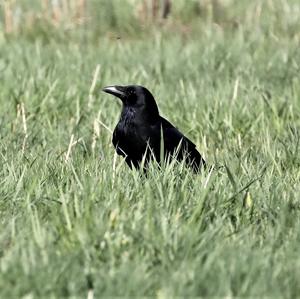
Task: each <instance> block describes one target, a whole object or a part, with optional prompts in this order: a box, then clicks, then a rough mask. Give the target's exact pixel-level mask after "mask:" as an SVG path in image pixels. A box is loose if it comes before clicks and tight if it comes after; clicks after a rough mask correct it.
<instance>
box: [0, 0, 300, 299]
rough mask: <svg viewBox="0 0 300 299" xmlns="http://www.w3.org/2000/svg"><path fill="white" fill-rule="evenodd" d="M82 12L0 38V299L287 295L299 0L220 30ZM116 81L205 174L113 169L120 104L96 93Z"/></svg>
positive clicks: (215, 24)
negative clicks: (172, 133) (172, 132)
mask: <svg viewBox="0 0 300 299" xmlns="http://www.w3.org/2000/svg"><path fill="white" fill-rule="evenodd" d="M31 3H32V4H33V3H34V1H32V2H31V1H27V2H26V1H23V2H18V5H24V8H23V6H22V9H23V10H24V11H26V9H27V10H29V8H30V9H31V8H32V7H31V6H29V4H31ZM36 3H38V2H36ZM88 3H89V5H91V7H92V8H90V9H91V12H92V13H93V14H95V17H91V18H90V19H89V21H87V22H84V23H82V24H79V25H78V26H77V25H76V26H75V27H74V28H71V29H66V28H64V27H63V24H62V25H60V26H54V25H53V24H52V23H51V22H48V21H47V22H44V20H39V21H38V22H37V23H34V24H35V25H34V26H32V27H26V26H24V27H23V28H20V29H18V30H17V31H15V32H12V33H9V34H8V33H2V36H1V39H0V44H1V47H0V79H1V88H0V105H1V106H0V107H1V112H0V163H1V168H0V185H1V188H0V215H1V222H0V296H1V297H3V298H9V297H18V298H19V297H26V298H35V297H37V298H41V297H53V298H61V297H67V296H68V297H69V296H73V297H74V296H77V297H84V296H88V292H90V293H89V295H90V296H92V294H94V296H95V297H100V296H156V297H159V298H170V297H175V296H210V297H211V296H214V297H216V296H217V297H219V296H220V297H225V296H228V297H233V296H247V297H250V296H251V297H262V296H268V297H284V298H294V297H296V296H297V295H298V294H299V284H298V281H297V277H298V276H299V274H300V273H299V269H300V267H299V266H300V265H299V258H298V248H299V244H300V242H299V241H300V234H299V207H300V206H299V193H300V184H299V178H300V171H299V166H300V160H299V126H300V121H299V113H300V111H299V95H300V84H299V83H300V82H299V64H300V57H299V55H300V54H299V50H298V49H299V30H298V29H299V28H298V26H299V22H298V19H299V16H300V5H299V4H298V2H297V1H253V2H244V1H239V2H237V1H232V2H229V3H228V4H227V5H225V4H223V6H220V8H219V9H220V11H221V12H219V13H220V15H219V16H217V14H216V13H213V14H211V11H210V13H209V8H208V6H202V10H201V6H200V7H199V6H198V2H197V1H190V2H186V1H174V6H173V8H172V9H173V10H172V13H171V15H170V16H169V18H168V19H167V20H165V21H163V22H154V21H153V22H150V23H148V21H147V23H143V22H142V21H141V20H139V19H138V17H135V15H134V13H133V12H134V11H133V10H132V9H131V7H132V6H130V5H132V4H130V2H128V4H126V5H125V4H124V7H123V6H121V5H120V4H119V3H118V1H111V2H108V1H101V3H100V4H101V5H100V4H99V2H98V1H94V2H93V1H91V2H88ZM97 3H98V4H97ZM122 3H124V2H122ZM203 3H204V2H202V4H203ZM26 4H27V5H28V6H27V8H26V6H25V5H26ZM185 4H186V5H185ZM203 5H204V4H203ZM195 7H197V9H195ZM203 7H204V8H203ZM39 9H40V8H39V6H36V10H37V11H38V10H39ZM205 9H206V10H205ZM96 16H97V17H96ZM112 16H114V17H112ZM121 20H122V21H121ZM97 66H99V75H98V76H97V77H96V78H94V74H95V70H96V69H97ZM93 79H95V80H96V82H97V85H96V87H95V89H91V86H92V81H93ZM127 83H137V84H142V85H145V86H147V87H148V88H149V89H150V90H151V91H153V94H154V95H155V97H156V98H157V102H158V105H159V107H160V110H161V114H162V115H164V116H166V117H167V118H168V119H169V120H170V121H172V122H174V123H175V124H176V125H177V126H178V127H179V128H180V129H181V130H182V131H183V132H185V133H186V134H187V135H188V136H189V137H190V138H191V139H192V140H193V141H195V143H196V144H197V147H198V149H199V150H200V151H201V153H203V154H204V156H205V158H206V159H207V161H208V163H209V164H210V165H215V170H214V171H212V172H211V173H209V172H206V173H202V174H201V175H199V176H195V175H193V174H192V173H190V172H189V171H188V170H187V169H185V168H184V167H183V165H171V166H165V167H164V169H163V170H162V171H160V170H159V169H158V168H157V167H156V165H155V164H153V165H151V169H150V171H149V174H148V176H147V177H145V176H143V175H141V174H140V173H139V172H137V171H129V170H128V168H127V167H126V165H124V164H123V161H122V159H120V158H117V160H116V162H115V163H114V159H115V157H114V149H113V148H112V146H111V134H110V132H109V131H108V130H106V129H105V128H104V127H103V126H102V125H101V123H104V124H105V125H106V126H108V127H109V128H111V129H113V127H114V126H115V124H116V122H117V120H118V117H119V113H120V105H119V103H118V102H117V101H116V100H114V99H113V98H111V97H109V96H107V95H105V94H102V93H101V92H100V90H101V87H103V86H105V85H109V84H127ZM72 136H73V137H72ZM70 140H72V142H71V143H72V144H71V146H70ZM68 149H70V150H68Z"/></svg>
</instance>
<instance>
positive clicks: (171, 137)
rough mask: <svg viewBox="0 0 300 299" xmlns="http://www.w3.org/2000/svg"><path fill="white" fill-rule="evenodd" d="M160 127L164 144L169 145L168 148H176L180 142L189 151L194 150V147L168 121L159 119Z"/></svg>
mask: <svg viewBox="0 0 300 299" xmlns="http://www.w3.org/2000/svg"><path fill="white" fill-rule="evenodd" d="M161 125H162V129H163V133H164V143H165V144H167V145H170V146H168V147H170V149H171V148H174V147H175V148H176V147H177V146H178V144H179V143H180V142H182V144H184V145H187V146H188V148H189V149H192V148H196V145H195V144H194V143H193V142H192V141H191V140H189V139H188V138H187V137H186V136H184V135H183V134H182V133H181V132H180V131H179V130H178V129H177V128H175V127H174V126H173V125H172V124H171V123H170V122H169V121H168V120H166V119H165V118H163V117H161Z"/></svg>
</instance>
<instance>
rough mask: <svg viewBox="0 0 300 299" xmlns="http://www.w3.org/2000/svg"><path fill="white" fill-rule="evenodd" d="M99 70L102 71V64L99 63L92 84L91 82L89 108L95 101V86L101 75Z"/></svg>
mask: <svg viewBox="0 0 300 299" xmlns="http://www.w3.org/2000/svg"><path fill="white" fill-rule="evenodd" d="M99 72H100V64H97V66H96V69H95V72H94V76H93V81H92V84H91V87H90V91H89V102H88V108H91V106H92V104H93V102H94V96H93V93H94V90H95V87H96V83H97V79H98V76H99Z"/></svg>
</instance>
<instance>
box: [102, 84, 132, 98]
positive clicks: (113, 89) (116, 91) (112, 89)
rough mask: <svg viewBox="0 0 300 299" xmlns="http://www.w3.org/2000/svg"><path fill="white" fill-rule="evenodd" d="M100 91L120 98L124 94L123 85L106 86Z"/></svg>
mask: <svg viewBox="0 0 300 299" xmlns="http://www.w3.org/2000/svg"><path fill="white" fill-rule="evenodd" d="M102 91H104V92H107V93H110V94H112V95H114V96H116V97H118V98H120V99H122V98H124V97H125V96H126V93H125V90H124V87H123V86H117V85H115V86H106V87H104V88H103V89H102Z"/></svg>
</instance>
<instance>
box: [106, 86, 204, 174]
mask: <svg viewBox="0 0 300 299" xmlns="http://www.w3.org/2000/svg"><path fill="white" fill-rule="evenodd" d="M103 91H105V92H107V93H109V94H112V95H114V96H116V97H118V98H119V99H120V100H121V101H122V103H123V108H122V113H121V117H120V120H119V122H118V124H117V126H116V128H115V130H114V133H113V139H112V142H113V145H114V146H115V148H116V151H117V153H118V154H119V155H122V156H124V157H125V160H126V162H127V164H128V165H129V167H130V168H132V166H134V167H136V168H139V167H140V164H141V162H142V161H143V159H144V165H145V166H146V165H147V163H148V162H149V160H150V159H151V158H153V157H154V158H155V159H156V161H157V162H158V163H160V162H161V158H162V154H163V157H164V159H167V161H168V160H170V159H172V158H175V159H176V160H178V161H181V160H183V159H186V160H185V161H186V162H187V164H188V165H189V166H191V167H192V168H193V170H194V171H195V172H198V171H199V170H200V168H201V166H205V161H204V159H203V158H202V157H201V155H200V154H199V152H198V151H197V149H196V146H195V144H194V143H193V142H191V141H190V140H189V139H188V138H187V137H185V136H184V135H183V134H182V133H181V132H179V131H178V130H177V129H176V128H175V127H174V126H173V125H172V124H171V123H170V122H169V121H167V120H166V119H165V118H163V117H161V116H160V115H159V111H158V107H157V105H156V102H155V99H154V97H153V95H152V94H151V92H150V91H149V90H148V89H147V88H145V87H143V86H139V85H128V86H117V85H116V86H107V87H105V88H103ZM161 137H163V139H161ZM161 145H163V147H162V148H163V149H162V150H161Z"/></svg>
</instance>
